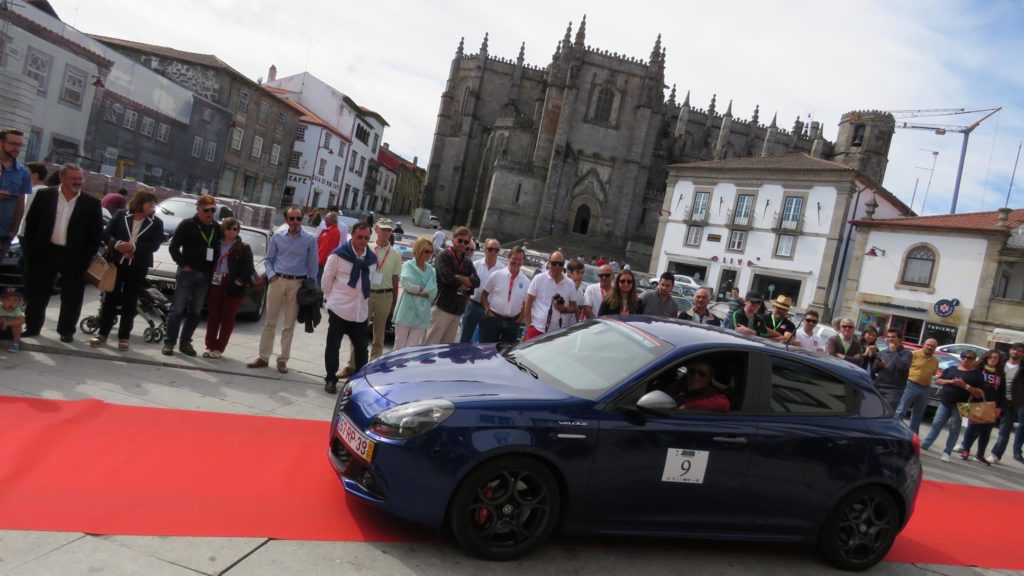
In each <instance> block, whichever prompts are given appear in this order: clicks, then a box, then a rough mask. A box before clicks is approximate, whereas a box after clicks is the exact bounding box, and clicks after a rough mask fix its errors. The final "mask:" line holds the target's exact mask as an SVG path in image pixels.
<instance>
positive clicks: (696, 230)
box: [686, 226, 704, 246]
mask: <svg viewBox="0 0 1024 576" xmlns="http://www.w3.org/2000/svg"><path fill="white" fill-rule="evenodd" d="M703 234H704V227H703V226H688V227H687V228H686V245H687V246H700V238H701V236H702V235H703Z"/></svg>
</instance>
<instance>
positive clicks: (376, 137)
mask: <svg viewBox="0 0 1024 576" xmlns="http://www.w3.org/2000/svg"><path fill="white" fill-rule="evenodd" d="M378 144H380V134H377V133H376V132H374V133H373V147H372V148H371V149H370V150H372V151H373V152H376V151H377V145H378Z"/></svg>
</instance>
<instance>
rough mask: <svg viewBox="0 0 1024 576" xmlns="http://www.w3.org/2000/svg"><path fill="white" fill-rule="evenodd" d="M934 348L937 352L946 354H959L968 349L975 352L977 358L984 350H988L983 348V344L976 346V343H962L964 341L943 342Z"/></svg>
mask: <svg viewBox="0 0 1024 576" xmlns="http://www.w3.org/2000/svg"><path fill="white" fill-rule="evenodd" d="M935 350H936V351H937V352H946V353H947V354H954V355H956V356H959V355H960V354H962V353H963V352H965V351H970V352H974V353H975V354H977V355H978V357H979V358H981V355H982V354H984V353H985V352H988V348H985V347H984V346H977V345H974V344H964V343H960V344H943V345H942V346H939V347H937V348H935Z"/></svg>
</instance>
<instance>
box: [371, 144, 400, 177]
mask: <svg viewBox="0 0 1024 576" xmlns="http://www.w3.org/2000/svg"><path fill="white" fill-rule="evenodd" d="M377 162H380V164H381V165H382V166H385V167H387V168H389V169H390V170H394V171H395V172H398V168H399V167H400V166H401V165H402V159H401V158H400V157H399V156H398V155H397V154H395V153H394V152H392V151H391V150H388V149H387V148H385V147H383V146H381V147H380V148H378V149H377Z"/></svg>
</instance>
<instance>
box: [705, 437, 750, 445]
mask: <svg viewBox="0 0 1024 576" xmlns="http://www.w3.org/2000/svg"><path fill="white" fill-rule="evenodd" d="M713 440H714V441H715V442H724V443H726V444H746V443H747V439H746V438H743V437H742V436H715V437H714V438H713Z"/></svg>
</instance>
